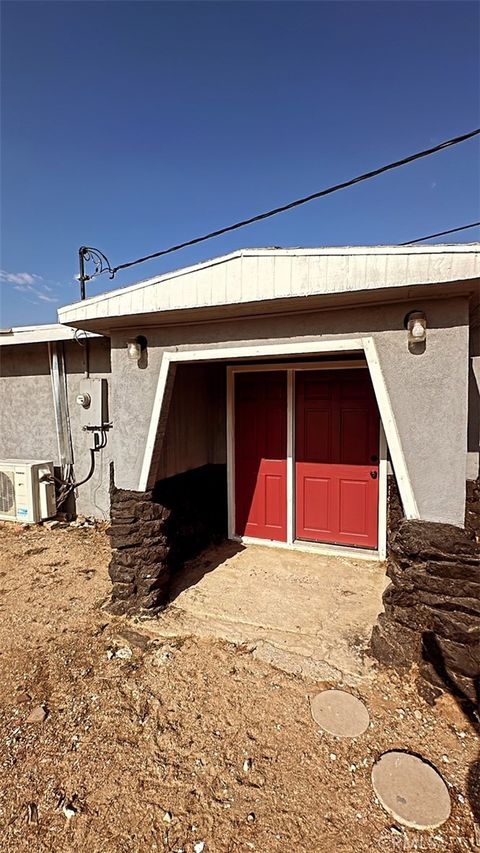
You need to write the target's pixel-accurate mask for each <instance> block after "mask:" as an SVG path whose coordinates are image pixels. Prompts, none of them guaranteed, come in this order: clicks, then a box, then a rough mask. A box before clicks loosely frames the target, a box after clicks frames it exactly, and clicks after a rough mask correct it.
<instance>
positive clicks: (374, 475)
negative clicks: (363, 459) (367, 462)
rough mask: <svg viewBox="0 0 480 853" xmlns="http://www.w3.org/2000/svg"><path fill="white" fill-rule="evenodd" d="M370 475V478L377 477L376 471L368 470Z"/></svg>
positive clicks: (374, 478)
mask: <svg viewBox="0 0 480 853" xmlns="http://www.w3.org/2000/svg"><path fill="white" fill-rule="evenodd" d="M370 476H371V478H372V480H376V479H377V477H378V472H377V471H370Z"/></svg>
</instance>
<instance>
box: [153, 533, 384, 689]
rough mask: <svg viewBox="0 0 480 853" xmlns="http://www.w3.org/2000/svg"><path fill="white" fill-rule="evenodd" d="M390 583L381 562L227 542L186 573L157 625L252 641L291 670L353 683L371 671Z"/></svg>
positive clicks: (165, 630)
mask: <svg viewBox="0 0 480 853" xmlns="http://www.w3.org/2000/svg"><path fill="white" fill-rule="evenodd" d="M385 586H386V576H385V566H384V565H383V564H382V563H379V562H369V561H366V560H364V559H358V560H355V559H351V558H348V559H347V558H343V557H332V556H325V555H322V554H312V553H303V552H299V551H289V550H284V549H280V548H272V547H268V546H264V547H262V546H258V545H248V546H246V547H244V546H241V545H236V544H234V543H231V542H225V543H222V544H221V545H219V546H216V547H212V548H210V549H208V550H207V551H205V552H204V553H203V554H201V555H200V557H198V558H196V559H195V560H192V561H190V562H189V563H188V564H187V565H186V566H185V568H184V569H183V571H182V572H180V573H179V574H178V576H177V577H176V579H175V582H174V585H173V588H172V594H171V602H170V604H169V605H168V607H167V608H166V609H165V611H163V612H162V613H161V614H160V615H159V617H158V619H157V620H156V622H155V633H156V634H160V635H161V636H167V637H171V636H189V635H196V636H200V637H214V638H220V639H225V640H227V641H230V642H234V643H242V644H247V645H249V646H251V649H252V651H253V654H254V656H256V657H259V658H261V659H262V660H266V661H268V662H269V663H272V664H273V665H274V666H277V667H278V668H280V669H283V670H285V671H287V672H292V673H298V674H303V675H306V676H308V677H310V678H312V679H314V680H325V681H333V682H336V683H340V682H344V683H346V684H348V683H350V684H353V683H356V682H358V680H359V679H361V678H365V677H367V676H368V674H369V670H370V667H371V664H370V662H369V660H368V659H366V658H365V652H366V649H367V646H368V642H369V639H370V634H371V631H372V627H373V625H374V623H375V621H376V618H377V615H378V613H379V612H380V611H381V610H382V609H383V608H382V600H381V596H382V592H383V590H384V588H385Z"/></svg>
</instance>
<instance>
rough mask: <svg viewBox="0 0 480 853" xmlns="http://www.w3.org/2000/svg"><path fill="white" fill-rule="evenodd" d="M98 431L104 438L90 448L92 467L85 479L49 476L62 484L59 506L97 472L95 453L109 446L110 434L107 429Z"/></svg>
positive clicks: (58, 500)
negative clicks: (77, 479)
mask: <svg viewBox="0 0 480 853" xmlns="http://www.w3.org/2000/svg"><path fill="white" fill-rule="evenodd" d="M98 432H100V434H101V437H102V438H101V441H100V442H99V444H95V446H94V447H90V448H89V449H90V468H89V471H88V474H87V476H86V477H84V479H83V480H79V481H74V480H71V479H69V480H62V479H61V478H60V477H55V476H54V475H53V476H52V477H51V478H48V482H52V481H54V482H55V483H58V485H59V486H61V489H60V490H59V496H58V499H57V507H59V506H61V505H62V504H63V503H65V501H66V499H67V498H68V496H69V495H70V494H71V493H72V492H73V491H74V490H75V489H78V487H79V486H83V485H85V483H88V481H89V480H91V478H92V477H93V475H94V473H95V461H96V460H95V454H96V453H97V452H98V451H99V450H104V448H105V447H106V446H107V441H108V435H107V431H106V430H105V429H101V430H98ZM95 435H96V433H95ZM46 479H47V478H46Z"/></svg>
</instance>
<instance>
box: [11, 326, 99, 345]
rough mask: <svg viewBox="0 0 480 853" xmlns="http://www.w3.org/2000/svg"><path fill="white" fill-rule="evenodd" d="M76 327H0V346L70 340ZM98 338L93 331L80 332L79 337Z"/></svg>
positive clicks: (76, 331)
mask: <svg viewBox="0 0 480 853" xmlns="http://www.w3.org/2000/svg"><path fill="white" fill-rule="evenodd" d="M78 333H79V332H78V329H73V328H71V327H70V326H62V324H61V323H51V324H48V325H41V326H14V327H13V328H12V329H0V346H3V347H6V346H16V345H17V344H39V343H49V342H53V341H70V340H73V338H74V337H75V335H78ZM85 336H87V337H89V338H98V337H101V335H97V334H96V333H95V332H83V331H82V332H81V337H82V338H83V337H85Z"/></svg>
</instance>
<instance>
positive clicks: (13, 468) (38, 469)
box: [0, 459, 57, 524]
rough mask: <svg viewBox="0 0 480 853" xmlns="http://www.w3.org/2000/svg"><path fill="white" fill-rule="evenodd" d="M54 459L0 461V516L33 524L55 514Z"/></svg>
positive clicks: (7, 519)
mask: <svg viewBox="0 0 480 853" xmlns="http://www.w3.org/2000/svg"><path fill="white" fill-rule="evenodd" d="M52 478H53V462H43V461H38V460H32V459H2V460H0V519H3V520H6V521H23V522H27V523H30V524H36V523H37V522H39V521H42V520H43V519H44V518H51V517H52V516H54V515H56V512H57V508H56V503H55V486H54V484H53V480H52Z"/></svg>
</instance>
